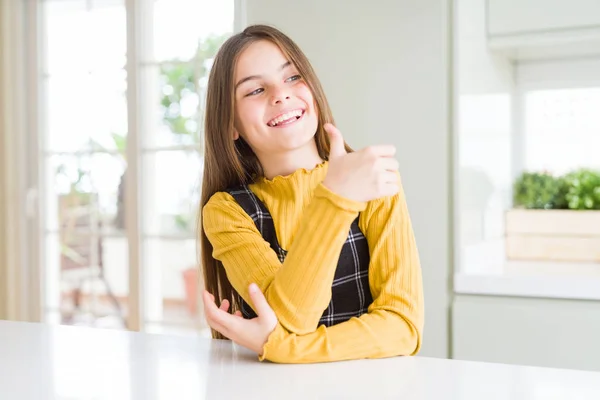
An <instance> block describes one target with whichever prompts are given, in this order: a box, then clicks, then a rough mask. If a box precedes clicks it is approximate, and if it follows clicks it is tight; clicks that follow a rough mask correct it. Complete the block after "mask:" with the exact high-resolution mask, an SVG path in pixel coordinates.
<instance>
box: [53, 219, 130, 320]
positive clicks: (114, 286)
mask: <svg viewBox="0 0 600 400" xmlns="http://www.w3.org/2000/svg"><path fill="white" fill-rule="evenodd" d="M127 257H128V254H127V241H126V239H125V238H124V237H102V236H99V235H97V234H95V233H93V232H91V231H90V232H88V233H87V234H82V233H79V234H77V235H71V234H70V231H69V230H62V231H61V232H60V234H54V233H50V234H48V235H47V236H46V265H45V279H46V281H45V302H44V309H45V310H46V313H47V314H48V315H47V318H49V319H51V318H52V316H53V315H54V316H55V317H54V318H55V319H53V320H54V321H55V322H58V323H60V324H66V325H87V326H95V327H102V328H116V329H123V328H125V327H126V322H125V321H126V315H127V310H126V306H127V295H128V276H129V274H128V266H127ZM57 314H59V316H57Z"/></svg>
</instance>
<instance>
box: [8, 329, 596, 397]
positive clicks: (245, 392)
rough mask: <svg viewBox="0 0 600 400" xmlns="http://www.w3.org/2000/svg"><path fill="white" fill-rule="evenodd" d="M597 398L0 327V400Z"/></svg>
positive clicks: (418, 364) (430, 374)
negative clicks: (260, 359)
mask: <svg viewBox="0 0 600 400" xmlns="http://www.w3.org/2000/svg"><path fill="white" fill-rule="evenodd" d="M271 398H273V399H291V398H297V399H313V398H319V399H324V398H336V399H348V398H360V399H371V398H374V399H381V398H398V399H406V400H417V399H435V400H440V399H461V400H481V399H487V400H489V399H578V400H581V399H595V400H598V399H600V373H597V372H585V371H572V370H558V369H544V368H533V367H519V366H510V365H497V364H486V363H476V362H466V361H455V360H440V359H432V358H422V357H397V358H391V359H384V360H361V361H351V362H338V363H328V364H314V365H277V364H272V363H266V362H265V363H259V362H258V361H257V360H256V357H254V356H253V355H252V354H250V353H249V352H246V351H244V350H243V349H240V348H238V347H236V346H233V345H232V344H231V343H230V342H225V341H214V340H210V339H206V338H193V337H172V336H161V335H153V334H140V333H131V332H122V331H109V330H100V329H91V328H79V327H66V326H46V325H42V324H26V323H15V322H3V321H0V399H2V400H13V399H15V400H34V399H35V400H52V399H111V400H117V399H136V400H137V399H143V400H152V399H169V400H180V399H194V400H201V399H219V400H228V399H243V400H246V399H261V400H262V399H271Z"/></svg>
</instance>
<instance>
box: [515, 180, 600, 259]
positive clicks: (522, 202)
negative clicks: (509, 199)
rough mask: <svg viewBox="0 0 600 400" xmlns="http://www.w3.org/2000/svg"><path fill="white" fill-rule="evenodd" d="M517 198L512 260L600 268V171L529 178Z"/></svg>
mask: <svg viewBox="0 0 600 400" xmlns="http://www.w3.org/2000/svg"><path fill="white" fill-rule="evenodd" d="M513 193H514V194H513V203H514V208H513V209H511V210H508V211H507V212H506V228H505V229H506V253H507V258H508V259H510V260H538V261H575V262H600V171H594V170H591V169H579V170H575V171H572V172H570V173H568V174H566V175H564V176H554V175H552V174H550V173H547V172H525V173H523V174H522V175H521V176H519V178H518V179H517V180H516V181H515V183H514V187H513Z"/></svg>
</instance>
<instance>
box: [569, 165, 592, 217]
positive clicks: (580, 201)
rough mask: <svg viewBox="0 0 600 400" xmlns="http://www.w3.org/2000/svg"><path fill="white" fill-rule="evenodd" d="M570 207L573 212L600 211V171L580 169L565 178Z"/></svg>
mask: <svg viewBox="0 0 600 400" xmlns="http://www.w3.org/2000/svg"><path fill="white" fill-rule="evenodd" d="M564 179H565V182H566V186H567V193H566V195H565V197H566V200H567V202H568V206H569V208H570V209H573V210H600V171H597V170H591V169H585V168H582V169H578V170H576V171H573V172H570V173H569V174H567V175H566V176H565V178H564Z"/></svg>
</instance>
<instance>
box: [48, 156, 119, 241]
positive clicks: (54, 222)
mask: <svg viewBox="0 0 600 400" xmlns="http://www.w3.org/2000/svg"><path fill="white" fill-rule="evenodd" d="M45 170H46V173H47V182H48V183H47V191H46V196H45V199H44V200H45V201H44V204H45V205H46V229H47V230H50V231H54V232H56V231H58V230H59V229H61V230H63V229H67V228H68V229H70V231H71V232H73V233H74V234H76V233H77V232H80V231H84V232H88V231H90V230H92V229H94V230H96V231H98V232H101V233H102V234H103V235H109V234H110V235H119V234H121V233H122V230H123V229H124V218H125V216H124V213H125V210H124V207H125V205H124V195H125V193H124V190H125V183H124V174H125V173H126V164H125V159H124V157H123V156H122V155H121V154H119V153H115V154H107V153H96V154H91V155H85V156H76V155H64V154H61V155H53V156H50V157H49V158H48V160H47V162H46V164H45ZM81 215H85V216H86V218H88V220H89V221H88V222H86V223H85V224H84V225H81V224H80V223H79V222H78V221H79V218H80V216H81ZM92 224H93V225H92Z"/></svg>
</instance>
